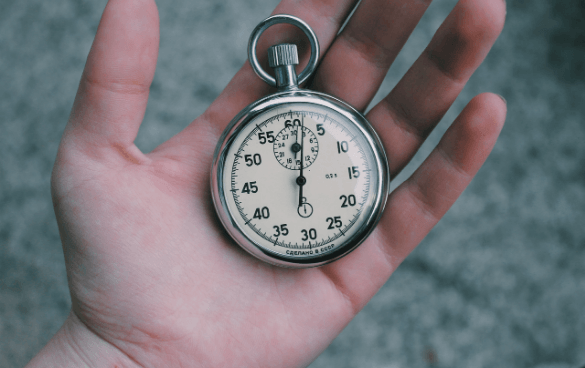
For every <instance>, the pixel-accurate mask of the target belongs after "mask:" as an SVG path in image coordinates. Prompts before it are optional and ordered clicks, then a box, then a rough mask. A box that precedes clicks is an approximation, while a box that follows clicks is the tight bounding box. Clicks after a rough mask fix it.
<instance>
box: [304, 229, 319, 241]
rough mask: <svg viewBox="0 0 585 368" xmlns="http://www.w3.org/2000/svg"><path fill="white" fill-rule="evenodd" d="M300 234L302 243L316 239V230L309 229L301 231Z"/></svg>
mask: <svg viewBox="0 0 585 368" xmlns="http://www.w3.org/2000/svg"><path fill="white" fill-rule="evenodd" d="M301 233H303V239H302V240H303V241H305V240H309V239H311V240H315V239H317V230H315V229H309V230H308V231H307V230H305V229H303V230H301Z"/></svg>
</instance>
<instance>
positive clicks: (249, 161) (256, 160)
mask: <svg viewBox="0 0 585 368" xmlns="http://www.w3.org/2000/svg"><path fill="white" fill-rule="evenodd" d="M244 160H245V161H246V166H252V165H256V166H258V165H260V164H261V163H262V157H261V156H260V154H259V153H255V154H254V155H253V156H252V155H244Z"/></svg>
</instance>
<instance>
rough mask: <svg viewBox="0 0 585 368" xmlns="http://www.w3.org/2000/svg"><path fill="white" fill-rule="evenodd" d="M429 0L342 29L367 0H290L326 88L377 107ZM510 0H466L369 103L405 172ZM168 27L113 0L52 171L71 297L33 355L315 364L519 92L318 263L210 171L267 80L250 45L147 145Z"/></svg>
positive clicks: (149, 11) (479, 154)
mask: <svg viewBox="0 0 585 368" xmlns="http://www.w3.org/2000/svg"><path fill="white" fill-rule="evenodd" d="M428 2H429V1H409V0H396V1H389V0H372V1H365V2H362V4H361V5H360V7H359V9H358V10H357V11H356V13H355V14H354V16H353V17H352V19H351V20H350V22H349V23H348V25H347V27H346V28H345V29H344V31H343V32H342V33H341V34H340V35H339V36H336V35H337V32H338V29H339V28H340V26H341V25H342V24H343V21H344V18H345V17H346V16H347V15H348V13H349V12H350V11H351V9H352V7H353V5H354V4H355V3H356V1H353V0H339V1H335V2H332V1H329V2H324V1H320V0H306V1H304V2H303V4H302V5H300V4H297V3H298V2H296V1H292V0H283V1H282V2H281V3H280V4H279V5H278V7H277V9H276V10H275V13H289V14H293V15H296V16H299V17H300V18H302V19H304V20H305V21H307V22H308V23H309V24H310V25H311V26H312V27H313V28H314V29H315V31H316V33H317V35H318V37H319V40H320V42H321V47H322V52H323V55H325V56H324V58H323V60H322V62H321V64H320V67H319V70H318V71H317V73H316V75H315V78H314V81H313V85H312V88H313V89H316V90H319V91H323V92H326V93H329V94H332V95H334V96H337V97H339V98H341V99H343V100H345V101H347V102H348V103H349V104H351V105H353V106H354V107H356V108H357V109H359V110H364V109H365V108H366V106H367V105H368V103H369V102H370V101H371V99H372V98H373V96H374V94H375V92H376V90H377V89H378V87H379V85H380V84H381V82H382V79H383V78H384V76H385V74H386V72H387V70H388V68H389V66H390V64H391V63H392V61H393V60H394V58H395V57H396V54H397V53H398V51H399V50H400V49H401V47H402V46H403V44H404V42H405V41H406V39H407V38H408V36H409V34H410V32H411V31H412V29H413V28H414V27H415V25H416V23H417V22H418V20H419V19H420V17H421V16H422V14H423V12H424V10H425V9H426V6H427V5H428ZM504 15H505V5H504V1H503V0H461V1H460V2H459V3H458V4H457V6H456V7H455V8H454V9H453V11H452V13H451V15H450V16H449V17H448V18H447V19H446V21H445V22H444V24H443V25H442V26H441V28H440V29H439V30H438V31H437V34H436V35H435V37H434V38H433V39H432V41H431V43H430V44H429V46H428V47H427V49H426V50H425V51H424V53H423V54H422V55H421V56H420V58H419V59H418V60H417V61H416V62H415V63H414V65H413V66H412V68H411V69H410V71H409V72H408V73H407V74H406V75H405V76H404V78H403V79H402V81H401V82H400V83H399V84H398V85H397V86H396V87H395V88H394V90H393V91H392V92H391V93H390V94H389V95H388V96H386V98H384V100H382V101H381V102H380V103H379V104H377V105H376V106H374V108H373V109H372V110H371V111H370V112H369V113H368V114H367V117H368V119H369V120H370V121H371V122H372V124H373V125H374V127H375V129H376V130H377V131H378V133H379V135H380V137H381V139H382V140H383V143H384V146H385V149H386V152H387V154H388V156H389V157H390V169H391V175H392V177H394V176H396V174H397V173H398V172H399V171H400V170H401V169H402V168H403V167H404V166H405V165H406V164H407V163H408V161H409V160H410V159H411V158H412V156H413V155H414V153H415V152H416V151H417V149H418V148H419V147H420V145H421V143H422V142H423V141H424V139H425V138H426V136H427V135H428V134H429V132H430V131H431V130H432V129H433V127H434V126H435V125H436V124H437V123H438V121H439V120H440V119H441V117H442V116H443V115H444V113H445V112H446V111H447V109H448V108H449V106H450V105H451V104H452V103H453V101H454V100H455V98H456V97H457V95H458V94H459V92H460V91H461V89H462V88H463V87H464V85H465V83H466V81H467V80H468V78H469V77H470V76H471V74H472V73H473V71H474V70H475V69H476V68H477V67H478V66H479V64H480V63H481V62H482V60H483V59H484V57H485V56H486V54H487V53H488V51H489V49H490V47H491V46H492V44H493V43H494V41H495V40H496V38H497V36H498V35H499V33H500V31H501V29H502V27H503V23H504ZM259 20H260V19H259ZM286 32H287V33H286V34H285V35H284V38H286V37H292V36H294V35H295V34H296V33H294V32H295V31H292V30H290V29H289V28H286ZM268 33H269V32H268ZM158 37H159V30H158V15H157V10H156V6H155V4H154V1H152V0H110V2H109V3H108V5H107V7H106V10H105V12H104V15H103V18H102V20H101V23H100V26H99V29H98V32H97V35H96V38H95V42H94V44H93V47H92V49H91V52H90V55H89V57H88V60H87V64H86V67H85V71H84V72H83V75H82V78H81V83H80V86H79V91H78V94H77V97H76V100H75V103H74V106H73V111H72V113H71V117H70V120H69V122H68V125H67V128H66V129H65V133H64V135H63V139H62V142H61V146H60V148H59V153H58V157H57V161H56V163H55V168H54V172H53V180H52V190H53V198H54V204H55V212H56V215H57V219H58V223H59V230H60V233H61V238H62V242H63V249H64V254H65V260H66V265H67V272H68V281H69V287H70V291H71V298H72V312H71V315H70V317H69V318H68V320H67V321H66V322H65V324H64V326H63V328H62V329H61V330H60V331H59V332H58V333H57V335H56V336H55V337H54V338H53V339H52V340H51V342H50V343H49V345H48V346H47V347H46V348H45V349H44V350H43V351H42V352H41V353H40V354H39V355H38V356H37V357H36V358H35V359H34V360H33V361H32V362H31V366H34V365H36V364H39V365H43V366H47V365H51V364H52V365H55V366H61V367H66V366H79V365H82V364H87V365H89V366H96V367H97V366H114V365H117V366H125V367H126V366H128V367H130V366H143V367H175V366H176V367H179V366H180V367H187V366H214V367H219V366H226V367H227V366H239V367H247V366H258V367H289V366H290V367H297V366H306V365H308V364H309V363H310V362H311V361H312V360H313V359H315V358H316V357H317V356H318V355H319V353H321V352H322V351H323V350H324V349H325V348H326V347H327V345H328V344H329V343H330V342H331V341H332V340H333V339H334V338H335V337H336V336H337V335H338V334H339V333H340V332H341V330H342V329H343V328H344V326H345V325H346V324H347V323H348V322H349V321H350V320H351V319H352V318H353V317H354V316H355V315H356V313H358V311H359V310H360V309H361V308H362V307H363V306H364V305H365V304H366V303H367V302H368V300H369V299H370V298H371V297H372V296H373V295H374V294H375V293H376V291H377V290H378V289H379V288H380V287H381V286H382V285H383V284H384V282H385V281H386V280H387V279H388V277H389V276H390V275H391V274H392V272H393V271H394V270H395V269H396V267H398V265H399V264H400V263H401V262H402V260H403V259H404V258H405V257H406V256H407V255H408V254H409V253H410V252H411V251H412V250H413V249H414V247H416V245H417V244H418V243H419V242H420V241H421V240H422V239H423V238H424V236H425V235H426V234H427V233H428V232H429V230H430V229H431V228H432V227H433V226H434V225H435V224H436V223H437V221H438V220H439V219H440V218H441V217H442V216H443V215H444V214H445V212H446V211H447V210H448V209H449V207H450V206H451V205H452V204H453V203H454V201H455V200H456V199H457V197H458V196H459V195H460V194H461V192H462V191H463V190H464V189H465V187H466V186H467V184H468V183H469V182H470V180H471V179H472V177H473V176H474V175H475V173H476V172H477V170H478V169H479V168H480V166H481V165H482V163H483V162H484V160H485V159H486V157H487V156H488V154H489V152H490V151H491V149H492V147H493V145H494V143H495V141H496V139H497V136H498V134H499V132H500V129H501V128H502V125H503V123H504V120H505V114H506V112H505V111H506V106H505V103H504V102H503V101H502V100H501V99H500V98H499V97H498V96H496V95H493V94H483V95H480V96H477V97H476V98H474V99H473V100H472V101H471V102H470V103H469V105H468V106H467V107H466V108H465V109H464V110H463V112H462V113H461V115H460V116H459V117H458V118H457V119H456V120H455V122H453V124H452V125H451V127H450V128H449V129H448V130H447V132H446V133H445V135H444V136H443V138H442V140H441V141H440V143H439V144H438V146H437V147H436V148H435V149H434V151H433V152H432V153H431V155H430V156H429V157H428V158H427V159H426V161H425V162H424V163H423V164H422V165H421V166H420V167H419V168H418V170H417V171H416V172H415V173H414V174H413V175H412V176H411V177H410V178H409V179H408V180H406V181H405V182H404V183H403V184H401V185H400V186H399V187H398V188H397V189H396V190H395V191H394V192H393V193H392V194H391V195H390V196H389V199H388V204H387V208H386V211H385V213H384V216H383V218H382V220H381V222H380V223H379V225H378V227H377V228H376V230H375V231H374V232H373V233H372V235H371V236H370V237H369V238H368V240H367V241H366V242H365V243H364V244H363V245H361V246H360V247H359V248H358V249H357V250H356V251H354V252H353V253H351V254H350V255H348V256H347V257H345V258H343V259H341V260H339V261H337V262H334V263H332V264H329V265H327V266H324V267H321V268H314V269H306V270H289V269H283V268H278V267H273V266H270V265H268V264H265V263H262V262H261V261H258V260H256V259H255V258H253V257H251V256H250V255H248V254H247V253H245V252H243V251H242V250H240V248H239V247H238V246H236V245H235V244H234V243H233V241H232V240H231V239H230V238H229V237H228V236H227V234H226V233H225V231H224V230H223V229H222V227H221V225H220V223H219V222H218V219H217V217H216V215H215V211H214V209H213V205H212V202H211V195H210V188H209V176H210V167H211V160H212V154H213V150H214V148H215V144H216V142H217V140H218V138H219V136H220V134H221V132H222V130H223V129H224V128H225V126H226V125H227V124H228V122H229V121H230V120H231V119H232V118H233V117H234V116H235V115H236V114H237V113H238V112H239V111H240V110H241V109H242V108H244V107H245V106H246V105H248V104H249V103H251V102H253V101H254V100H256V99H258V98H260V97H262V96H264V95H266V94H267V93H269V92H270V89H269V88H268V87H266V86H265V84H264V82H262V81H261V80H260V79H259V78H257V77H256V76H255V75H254V73H253V71H252V69H251V67H250V66H249V64H248V63H246V64H245V65H244V67H242V69H241V70H240V71H239V72H238V73H237V74H236V76H235V77H234V79H233V80H232V81H231V82H230V84H229V85H228V86H227V88H226V89H225V91H224V92H223V93H222V94H221V95H220V96H219V97H218V99H217V100H216V101H215V102H214V103H213V104H212V105H211V106H210V107H209V109H208V110H207V111H206V112H205V113H204V114H203V115H202V116H201V117H199V118H197V119H196V120H195V121H193V123H191V124H190V125H189V126H188V127H186V128H185V129H184V130H183V131H182V132H181V133H179V134H178V135H176V136H175V137H173V138H171V139H170V140H169V141H167V142H165V143H163V144H162V145H161V146H159V147H158V148H157V149H155V150H154V151H153V152H151V153H148V154H144V153H142V152H140V151H139V150H138V148H137V147H136V146H135V145H134V143H133V142H134V139H135V137H136V134H137V131H138V128H139V126H140V123H141V120H142V118H143V115H144V111H145V108H146V103H147V98H148V91H149V86H150V83H151V81H152V78H153V75H154V69H155V64H156V59H157V52H158ZM279 37H280V36H279ZM266 47H267V45H266V43H265V44H264V47H263V48H262V47H260V48H259V55H263V51H264V50H265V49H266ZM301 49H302V48H301ZM302 56H304V59H305V60H306V59H307V55H302Z"/></svg>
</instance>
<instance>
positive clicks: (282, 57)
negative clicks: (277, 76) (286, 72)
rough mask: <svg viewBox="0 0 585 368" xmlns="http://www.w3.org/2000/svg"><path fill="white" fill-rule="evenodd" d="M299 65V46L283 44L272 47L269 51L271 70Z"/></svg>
mask: <svg viewBox="0 0 585 368" xmlns="http://www.w3.org/2000/svg"><path fill="white" fill-rule="evenodd" d="M298 63H299V54H298V52H297V45H295V44H292V43H283V44H280V45H276V46H272V47H270V48H269V49H268V65H269V66H270V67H271V68H276V67H278V66H284V65H297V64H298Z"/></svg>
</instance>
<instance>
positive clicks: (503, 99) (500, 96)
mask: <svg viewBox="0 0 585 368" xmlns="http://www.w3.org/2000/svg"><path fill="white" fill-rule="evenodd" d="M498 97H499V98H501V99H502V101H504V103H505V104H506V106H508V101H506V99H505V98H504V96H502V95H500V94H498Z"/></svg>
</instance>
